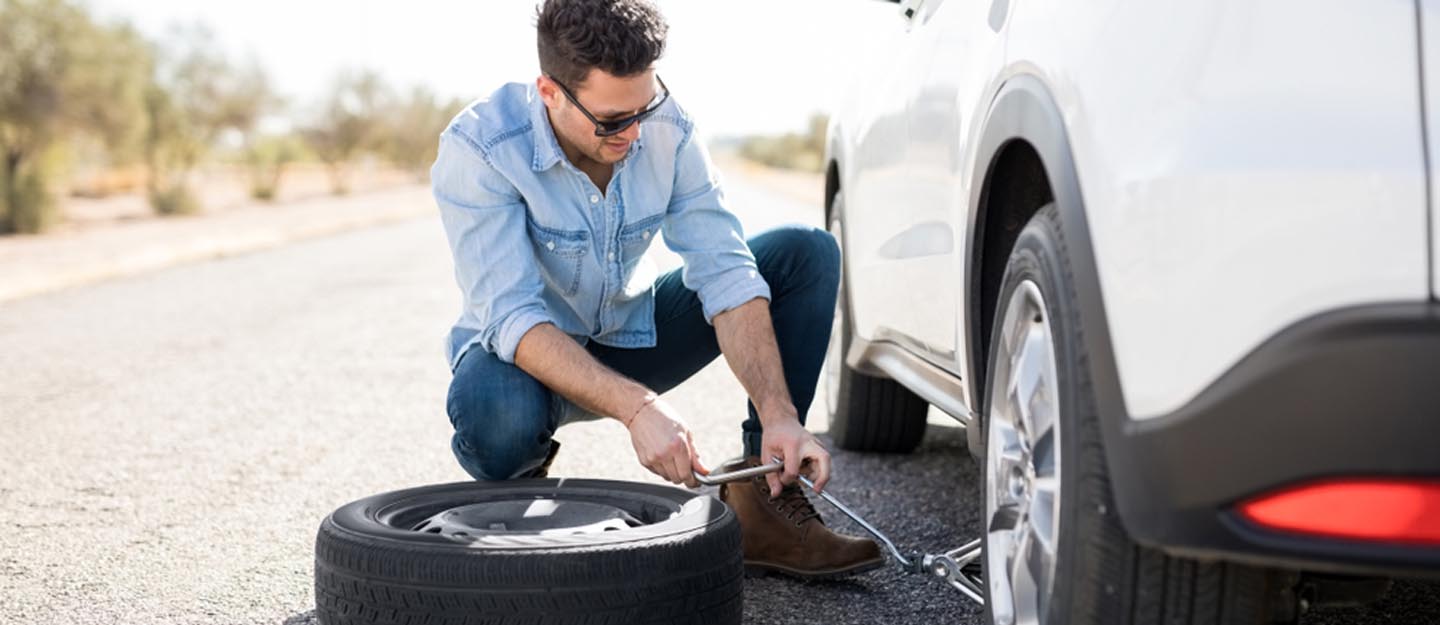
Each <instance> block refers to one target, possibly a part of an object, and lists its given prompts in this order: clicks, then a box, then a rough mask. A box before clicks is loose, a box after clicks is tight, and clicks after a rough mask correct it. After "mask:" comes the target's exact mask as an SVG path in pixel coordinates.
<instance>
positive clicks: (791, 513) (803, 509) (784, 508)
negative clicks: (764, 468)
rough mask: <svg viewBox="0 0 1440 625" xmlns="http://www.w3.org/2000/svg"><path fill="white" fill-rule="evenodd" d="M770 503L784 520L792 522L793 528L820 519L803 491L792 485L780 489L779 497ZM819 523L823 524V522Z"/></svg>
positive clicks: (772, 499)
mask: <svg viewBox="0 0 1440 625" xmlns="http://www.w3.org/2000/svg"><path fill="white" fill-rule="evenodd" d="M766 488H768V486H767V487H766ZM770 503H773V504H775V509H776V510H778V511H779V512H780V513H781V514H784V515H785V518H786V519H789V520H791V521H793V522H794V523H795V527H800V526H801V525H803V524H805V522H806V521H809V520H810V519H817V520H819V519H820V513H819V512H816V511H815V506H814V505H813V504H811V503H810V499H809V498H808V497H806V496H805V491H803V490H800V487H799V486H796V485H794V484H791V485H789V486H786V487H784V488H783V489H781V490H780V496H779V497H774V498H771V499H770ZM797 517H798V518H797ZM820 522H821V523H822V524H823V523H824V522H825V521H824V520H820Z"/></svg>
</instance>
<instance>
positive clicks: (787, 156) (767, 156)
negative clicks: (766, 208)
mask: <svg viewBox="0 0 1440 625" xmlns="http://www.w3.org/2000/svg"><path fill="white" fill-rule="evenodd" d="M828 122H829V118H827V117H826V116H825V115H821V114H818V113H817V114H815V115H812V116H811V117H810V127H809V129H808V131H807V132H805V133H803V134H801V133H791V134H786V135H782V136H778V137H747V138H746V139H745V140H744V142H743V143H741V145H740V156H742V157H744V158H746V159H749V160H752V161H755V162H757V163H760V164H763V165H768V166H770V167H778V168H781V169H798V170H801V171H813V172H818V171H821V170H822V169H823V168H824V165H825V164H824V163H823V162H822V161H824V160H825V130H826V127H827V125H828Z"/></svg>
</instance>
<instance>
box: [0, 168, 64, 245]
mask: <svg viewBox="0 0 1440 625" xmlns="http://www.w3.org/2000/svg"><path fill="white" fill-rule="evenodd" d="M45 181H46V176H45V174H44V172H37V171H27V172H24V173H21V174H20V175H18V176H16V179H15V180H13V181H12V180H0V194H3V197H4V205H5V206H8V207H9V210H8V211H6V214H4V215H3V216H0V232H17V233H21V234H35V233H37V232H43V231H44V230H45V229H46V228H49V227H50V226H51V225H53V224H54V223H55V222H56V221H58V220H59V217H60V210H59V206H58V204H57V203H56V201H55V195H54V194H52V193H50V190H49V189H48V188H47V187H46V186H45Z"/></svg>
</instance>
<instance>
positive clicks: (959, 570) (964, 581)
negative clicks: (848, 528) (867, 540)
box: [695, 458, 985, 605]
mask: <svg viewBox="0 0 1440 625" xmlns="http://www.w3.org/2000/svg"><path fill="white" fill-rule="evenodd" d="M770 460H771V463H770V464H765V465H760V466H758V467H751V468H748V469H741V470H739V471H731V472H729V473H712V474H710V475H700V474H699V473H696V474H695V481H697V482H700V483H701V484H704V485H706V486H718V485H720V484H725V483H728V482H736V481H740V480H745V479H750V478H752V477H756V476H759V475H767V474H770V473H777V472H779V471H782V470H784V469H785V464H784V463H783V462H781V461H780V459H779V458H771V459H770ZM799 478H800V483H801V484H804V485H805V487H806V488H809V489H810V492H812V493H814V492H815V483H814V482H811V481H810V478H808V477H805V476H804V475H801V476H799ZM815 494H817V495H819V496H820V498H821V499H824V500H825V501H827V502H829V503H830V505H832V506H835V509H836V510H839V511H840V512H843V513H844V514H845V516H848V517H850V520H852V521H855V523H857V524H859V525H860V527H861V528H864V530H865V531H867V532H869V533H870V535H871V536H874V537H875V538H876V540H879V541H880V542H881V544H883V545H885V548H886V549H889V550H890V555H891V556H893V557H894V558H895V563H896V564H898V565H899V567H900V570H901V571H903V572H905V573H922V574H926V575H930V576H933V577H938V578H940V579H941V580H942V581H944V582H946V583H948V584H950V586H952V587H953V588H955V589H956V590H959V591H960V592H961V593H963V594H964V595H965V596H966V597H969V598H970V599H971V600H973V601H975V602H976V603H978V604H980V605H984V604H985V592H984V590H983V586H982V584H983V583H984V582H983V579H982V577H981V574H980V539H978V538H977V539H975V540H972V541H970V542H968V543H965V544H964V545H962V546H960V547H958V548H956V549H951V550H950V551H946V552H944V553H935V554H930V553H919V552H914V551H912V552H910V554H909V555H908V556H907V555H906V554H903V553H901V552H900V549H899V548H898V547H896V546H895V543H894V542H893V541H891V540H890V538H889V537H888V536H886V535H885V534H883V533H881V532H880V530H878V529H875V526H873V525H871V524H870V523H869V522H867V521H866V520H865V519H863V518H861V517H860V515H858V514H856V513H855V511H854V510H851V509H850V507H849V506H847V505H845V504H844V503H842V502H841V501H840V500H839V499H836V498H835V497H833V496H831V495H830V493H815Z"/></svg>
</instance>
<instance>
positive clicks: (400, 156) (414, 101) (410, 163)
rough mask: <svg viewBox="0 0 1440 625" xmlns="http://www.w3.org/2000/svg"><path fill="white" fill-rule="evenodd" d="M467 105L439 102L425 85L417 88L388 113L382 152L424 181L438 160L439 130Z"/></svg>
mask: <svg viewBox="0 0 1440 625" xmlns="http://www.w3.org/2000/svg"><path fill="white" fill-rule="evenodd" d="M464 105H465V104H464V102H462V101H460V100H454V99H452V100H449V101H445V102H442V101H439V100H438V98H436V96H435V93H434V92H432V91H430V90H429V89H427V88H425V87H415V88H414V89H411V90H410V93H409V94H408V95H407V96H406V97H405V98H404V99H403V100H400V101H399V102H397V103H396V105H395V107H394V110H393V111H391V112H390V113H389V114H387V115H386V116H385V123H384V131H383V133H382V137H383V138H382V141H381V147H380V150H381V152H382V153H383V154H384V155H385V156H386V158H388V159H389V160H390V162H391V163H394V164H395V165H396V166H398V167H400V168H402V169H405V170H406V171H409V172H411V173H413V174H415V175H416V177H417V178H419V179H421V180H424V179H425V177H426V176H427V175H428V173H429V169H430V165H431V164H432V163H434V162H435V151H436V148H437V147H438V145H439V142H440V141H439V137H440V132H441V131H443V130H445V126H446V125H447V124H449V123H450V119H451V118H452V117H454V116H455V113H456V112H458V111H459V110H460V108H461V107H463V106H464Z"/></svg>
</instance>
